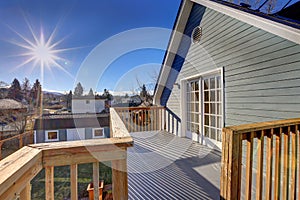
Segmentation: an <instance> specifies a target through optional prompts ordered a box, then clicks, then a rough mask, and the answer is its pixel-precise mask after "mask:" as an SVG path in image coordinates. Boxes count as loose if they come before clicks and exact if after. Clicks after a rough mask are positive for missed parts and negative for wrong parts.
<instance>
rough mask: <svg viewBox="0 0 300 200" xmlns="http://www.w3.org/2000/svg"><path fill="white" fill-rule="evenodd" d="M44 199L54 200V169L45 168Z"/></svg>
mask: <svg viewBox="0 0 300 200" xmlns="http://www.w3.org/2000/svg"><path fill="white" fill-rule="evenodd" d="M45 178H46V180H45V190H46V199H47V200H54V167H53V166H51V167H45Z"/></svg>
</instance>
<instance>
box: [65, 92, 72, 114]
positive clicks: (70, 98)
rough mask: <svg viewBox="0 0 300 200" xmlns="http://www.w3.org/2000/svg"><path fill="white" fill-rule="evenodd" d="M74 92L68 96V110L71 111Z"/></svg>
mask: <svg viewBox="0 0 300 200" xmlns="http://www.w3.org/2000/svg"><path fill="white" fill-rule="evenodd" d="M72 96H73V94H72V90H70V92H69V94H67V98H66V99H67V109H68V110H71V109H72Z"/></svg>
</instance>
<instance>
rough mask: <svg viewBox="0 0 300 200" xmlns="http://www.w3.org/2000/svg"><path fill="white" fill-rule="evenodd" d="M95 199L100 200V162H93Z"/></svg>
mask: <svg viewBox="0 0 300 200" xmlns="http://www.w3.org/2000/svg"><path fill="white" fill-rule="evenodd" d="M93 184H94V200H99V189H98V188H99V162H94V163H93Z"/></svg>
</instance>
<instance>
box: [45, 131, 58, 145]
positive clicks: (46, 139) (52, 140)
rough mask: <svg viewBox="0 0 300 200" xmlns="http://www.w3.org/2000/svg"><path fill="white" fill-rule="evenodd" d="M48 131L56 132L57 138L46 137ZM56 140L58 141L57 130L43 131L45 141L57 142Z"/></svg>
mask: <svg viewBox="0 0 300 200" xmlns="http://www.w3.org/2000/svg"><path fill="white" fill-rule="evenodd" d="M49 132H56V134H57V138H56V139H48V133H49ZM57 141H59V131H58V130H48V131H45V142H57Z"/></svg>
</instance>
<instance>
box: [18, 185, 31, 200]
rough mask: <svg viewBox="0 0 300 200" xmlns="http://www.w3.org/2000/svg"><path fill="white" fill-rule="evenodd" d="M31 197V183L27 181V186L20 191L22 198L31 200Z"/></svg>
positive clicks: (22, 199)
mask: <svg viewBox="0 0 300 200" xmlns="http://www.w3.org/2000/svg"><path fill="white" fill-rule="evenodd" d="M30 199H31V185H30V183H27V184H26V186H25V188H24V189H23V190H22V191H21V192H20V200H30Z"/></svg>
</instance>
